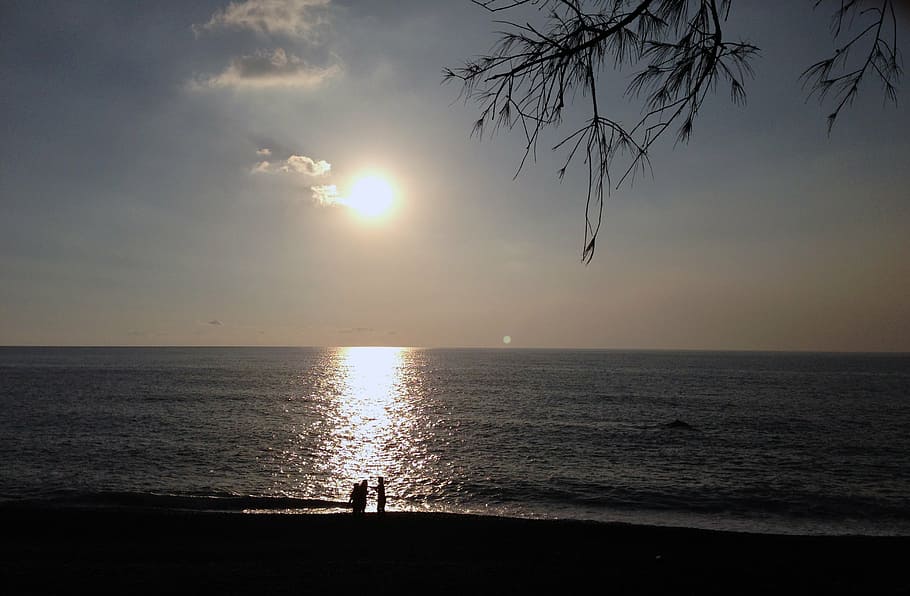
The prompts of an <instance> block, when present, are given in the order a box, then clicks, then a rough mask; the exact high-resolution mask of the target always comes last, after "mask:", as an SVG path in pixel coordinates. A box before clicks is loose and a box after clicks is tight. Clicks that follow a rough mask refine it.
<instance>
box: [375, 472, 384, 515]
mask: <svg viewBox="0 0 910 596" xmlns="http://www.w3.org/2000/svg"><path fill="white" fill-rule="evenodd" d="M376 513H379V514H382V513H385V481H384V480H383V478H382V476H380V477H379V483H378V484H377V485H376Z"/></svg>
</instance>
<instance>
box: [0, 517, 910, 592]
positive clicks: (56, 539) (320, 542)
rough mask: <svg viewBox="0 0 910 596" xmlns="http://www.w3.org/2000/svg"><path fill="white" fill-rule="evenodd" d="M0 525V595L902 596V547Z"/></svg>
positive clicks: (142, 522)
mask: <svg viewBox="0 0 910 596" xmlns="http://www.w3.org/2000/svg"><path fill="white" fill-rule="evenodd" d="M0 523H2V536H3V537H2V547H0V548H2V552H0V593H2V594H25V593H82V592H86V591H87V593H98V592H102V591H103V592H108V593H111V592H119V593H124V594H130V593H159V594H166V593H173V592H177V591H179V592H194V593H213V594H219V593H222V594H224V593H228V594H229V593H253V594H289V593H295V594H310V593H347V592H352V591H357V592H359V593H361V594H364V595H366V594H368V593H369V594H372V593H376V592H379V593H396V594H407V593H415V592H425V593H427V594H438V593H458V594H476V593H493V592H496V593H504V594H512V593H517V592H519V591H521V592H530V593H538V592H541V591H542V592H549V593H556V594H562V593H572V592H580V591H581V590H584V591H585V592H586V593H589V594H624V593H631V594H641V593H648V594H650V593H661V594H744V593H745V594H780V593H787V594H806V593H814V594H847V593H851V594H870V593H877V594H882V593H885V594H910V566H908V559H910V538H904V537H901V538H874V537H806V536H771V535H757V534H752V535H750V534H736V533H723V532H708V531H700V530H691V529H674V528H655V527H645V526H630V525H622V524H598V523H586V522H562V521H532V520H520V519H506V518H493V517H476V516H465V515H444V514H406V513H397V514H396V513H391V514H386V516H385V517H382V518H379V517H377V516H376V515H375V514H367V516H366V517H362V518H354V517H352V516H351V515H245V514H236V513H235V514H230V513H180V512H172V511H171V512H163V511H110V510H108V511H87V510H39V509H11V508H0ZM592 582H593V586H590V587H588V586H589V584H590V583H592Z"/></svg>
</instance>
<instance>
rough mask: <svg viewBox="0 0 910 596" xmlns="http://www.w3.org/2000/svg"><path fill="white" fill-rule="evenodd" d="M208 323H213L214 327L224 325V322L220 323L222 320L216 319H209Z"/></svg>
mask: <svg viewBox="0 0 910 596" xmlns="http://www.w3.org/2000/svg"><path fill="white" fill-rule="evenodd" d="M208 324H209V325H214V326H216V327H221V326H222V325H224V323H222V322H221V321H219V320H218V319H212V320H211V321H209V322H208Z"/></svg>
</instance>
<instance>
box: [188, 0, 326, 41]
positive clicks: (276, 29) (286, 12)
mask: <svg viewBox="0 0 910 596" xmlns="http://www.w3.org/2000/svg"><path fill="white" fill-rule="evenodd" d="M330 4H331V2H330V0H245V1H244V2H231V3H230V4H228V5H227V7H226V8H223V9H221V10H217V11H215V13H214V14H213V15H212V18H211V19H209V21H208V22H207V23H205V24H204V25H194V26H193V31H195V32H196V34H197V35H198V34H199V33H202V32H203V31H213V30H219V29H235V30H248V31H253V32H255V33H260V34H265V35H284V36H287V37H299V38H304V39H310V40H312V39H313V38H315V37H317V36H318V35H319V33H320V30H321V29H322V28H323V26H324V25H326V24H327V23H328V20H329V11H330Z"/></svg>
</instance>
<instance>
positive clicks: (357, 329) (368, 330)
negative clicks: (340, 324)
mask: <svg viewBox="0 0 910 596" xmlns="http://www.w3.org/2000/svg"><path fill="white" fill-rule="evenodd" d="M338 333H373V328H372V327H349V328H347V329H339V330H338Z"/></svg>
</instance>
